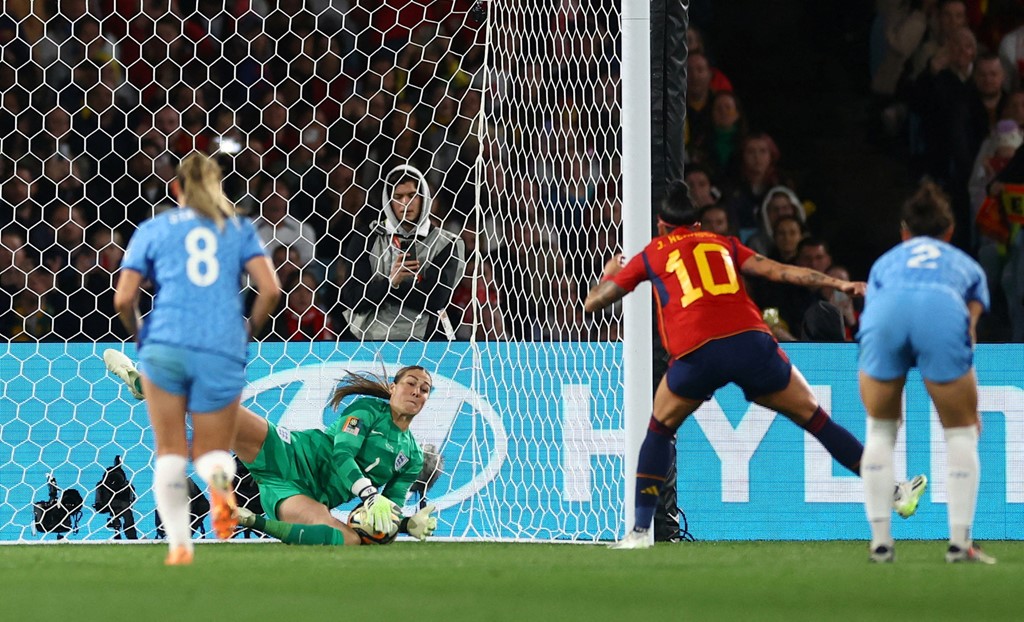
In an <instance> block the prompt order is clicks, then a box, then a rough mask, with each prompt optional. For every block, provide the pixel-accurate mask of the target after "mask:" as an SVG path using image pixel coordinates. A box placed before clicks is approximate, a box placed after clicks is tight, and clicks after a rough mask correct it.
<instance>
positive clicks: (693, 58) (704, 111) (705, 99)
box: [685, 52, 714, 146]
mask: <svg viewBox="0 0 1024 622" xmlns="http://www.w3.org/2000/svg"><path fill="white" fill-rule="evenodd" d="M711 76H712V74H711V65H710V64H709V63H708V59H707V57H706V56H704V55H703V54H699V53H696V54H695V53H692V52H691V53H690V54H689V55H688V56H687V59H686V132H687V134H686V136H685V141H686V144H687V145H688V146H689V145H699V144H702V143H703V142H704V141H705V140H706V138H707V136H708V134H709V133H710V132H711V96H712V95H713V94H714V91H712V90H711Z"/></svg>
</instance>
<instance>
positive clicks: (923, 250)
mask: <svg viewBox="0 0 1024 622" xmlns="http://www.w3.org/2000/svg"><path fill="white" fill-rule="evenodd" d="M911 253H912V254H911V256H910V259H908V260H907V267H908V268H925V269H926V270H934V269H936V268H938V267H939V264H938V263H937V262H936V261H935V260H936V259H938V258H939V255H941V254H942V251H941V250H939V247H938V246H935V245H934V244H918V245H917V246H916V247H914V250H913V251H911Z"/></svg>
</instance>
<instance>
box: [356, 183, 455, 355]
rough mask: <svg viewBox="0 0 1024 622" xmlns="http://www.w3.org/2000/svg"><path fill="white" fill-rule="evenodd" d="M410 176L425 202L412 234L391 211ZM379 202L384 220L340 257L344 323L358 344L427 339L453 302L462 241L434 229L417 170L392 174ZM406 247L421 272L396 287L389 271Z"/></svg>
mask: <svg viewBox="0 0 1024 622" xmlns="http://www.w3.org/2000/svg"><path fill="white" fill-rule="evenodd" d="M406 177H412V178H414V179H416V180H418V182H417V192H418V194H419V196H420V198H421V209H420V215H419V220H418V221H417V223H416V226H415V227H414V228H413V229H412V230H411V231H409V230H406V229H405V228H404V227H402V226H401V222H400V221H399V219H398V217H397V216H396V215H395V213H394V210H392V209H391V193H392V191H393V190H394V187H395V185H396V183H397V182H398V181H399V180H401V179H403V178H406ZM381 200H382V202H383V216H384V220H382V221H381V222H378V223H377V224H376V225H374V226H373V227H372V229H371V230H370V233H369V235H367V236H366V237H365V238H363V237H362V236H354V239H352V240H351V241H350V242H349V244H348V245H346V247H345V249H344V251H343V253H342V254H343V256H344V258H345V259H346V261H347V262H348V264H349V265H350V266H351V273H350V274H349V277H348V279H347V280H346V281H345V284H344V285H343V286H342V289H341V299H342V303H343V304H344V305H345V311H344V315H345V318H346V319H347V320H348V322H349V329H350V330H351V331H352V334H353V335H354V336H355V337H357V338H359V339H365V340H369V341H383V340H407V339H415V340H421V341H425V340H429V339H431V338H432V337H433V336H434V334H435V331H436V329H437V321H438V313H439V312H441V311H443V310H444V309H445V307H447V306H448V304H449V303H450V302H451V298H452V294H453V293H454V291H455V287H456V286H457V285H458V284H459V281H460V280H461V279H462V275H463V272H464V271H465V268H466V261H465V248H464V245H463V242H462V239H461V238H459V237H458V236H456V235H455V234H453V233H450V232H448V231H445V230H443V229H441V228H438V227H434V226H433V225H431V223H430V205H431V201H432V197H431V194H430V187H429V186H428V185H427V180H426V177H425V176H424V175H423V173H421V172H420V171H419V170H418V169H416V168H415V167H413V166H409V165H404V164H403V165H400V166H396V167H395V168H393V169H391V170H390V171H388V173H387V175H385V176H384V188H383V191H382V194H381ZM403 248H409V249H410V252H411V253H412V254H413V256H414V257H415V258H416V259H418V260H419V261H420V268H419V271H418V272H417V274H416V276H415V277H414V278H413V279H410V280H406V281H403V282H402V283H401V284H399V285H398V287H392V285H391V281H390V276H391V266H392V265H394V262H395V259H396V258H397V257H398V256H399V255H400V254H401V253H402V252H403V250H402V249H403Z"/></svg>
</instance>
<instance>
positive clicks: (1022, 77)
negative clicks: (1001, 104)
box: [999, 24, 1024, 89]
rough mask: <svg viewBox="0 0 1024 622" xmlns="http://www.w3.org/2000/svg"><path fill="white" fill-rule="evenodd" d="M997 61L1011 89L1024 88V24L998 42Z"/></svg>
mask: <svg viewBox="0 0 1024 622" xmlns="http://www.w3.org/2000/svg"><path fill="white" fill-rule="evenodd" d="M999 59H1000V60H1001V61H1002V62H1003V67H1004V68H1005V69H1006V76H1007V78H1008V83H1009V86H1010V87H1011V88H1014V89H1017V88H1020V87H1021V86H1024V24H1022V25H1020V26H1018V27H1017V28H1015V29H1014V30H1012V31H1010V32H1008V33H1006V34H1005V35H1004V36H1003V39H1002V40H1001V41H1000V42H999Z"/></svg>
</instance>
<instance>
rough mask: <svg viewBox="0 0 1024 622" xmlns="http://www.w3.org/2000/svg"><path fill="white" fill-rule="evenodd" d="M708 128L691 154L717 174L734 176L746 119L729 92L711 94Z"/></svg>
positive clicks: (719, 175)
mask: <svg viewBox="0 0 1024 622" xmlns="http://www.w3.org/2000/svg"><path fill="white" fill-rule="evenodd" d="M710 106H711V130H710V132H709V133H708V134H707V135H706V136H705V137H704V139H703V142H702V143H701V144H695V145H694V147H693V157H694V159H696V160H697V161H699V162H703V164H704V165H705V166H707V167H708V168H710V169H711V170H712V171H715V174H716V176H717V177H726V176H730V175H733V176H734V175H735V174H736V173H737V171H738V170H739V162H738V161H739V145H740V143H741V141H742V140H743V139H744V138H745V137H746V134H747V122H746V118H745V117H744V115H743V110H742V108H741V106H740V102H739V98H737V97H736V95H735V94H734V93H732V92H729V91H721V92H718V93H715V94H714V95H713V96H712V97H711V104H710Z"/></svg>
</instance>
